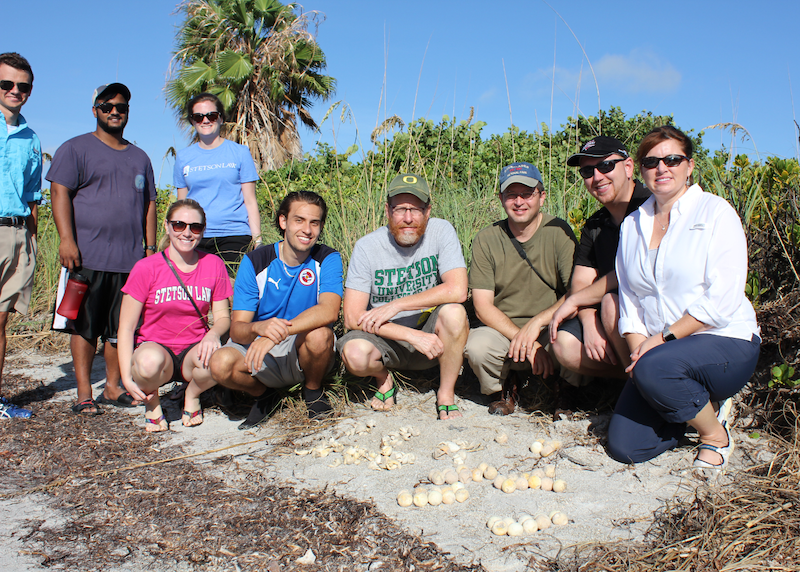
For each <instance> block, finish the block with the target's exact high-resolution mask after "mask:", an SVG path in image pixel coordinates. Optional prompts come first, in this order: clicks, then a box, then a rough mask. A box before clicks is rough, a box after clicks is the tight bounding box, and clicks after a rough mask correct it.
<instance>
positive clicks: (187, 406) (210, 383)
mask: <svg viewBox="0 0 800 572" xmlns="http://www.w3.org/2000/svg"><path fill="white" fill-rule="evenodd" d="M183 378H184V379H189V380H191V381H190V382H189V385H188V386H187V387H186V397H185V400H184V403H183V412H184V413H183V416H182V417H183V424H184V426H186V427H194V426H195V425H200V424H201V423H202V422H203V414H202V413H199V414H195V411H200V410H201V407H200V394H201V393H203V392H204V391H205V390H206V389H209V388H210V387H214V386H215V385H217V382H216V381H214V378H212V377H211V369H209V368H207V367H203V364H202V363H201V362H200V360H199V359H198V357H197V348H196V347H194V348H192V349H191V350H189V353H188V354H187V355H186V359H185V360H184V361H183ZM187 413H188V415H187Z"/></svg>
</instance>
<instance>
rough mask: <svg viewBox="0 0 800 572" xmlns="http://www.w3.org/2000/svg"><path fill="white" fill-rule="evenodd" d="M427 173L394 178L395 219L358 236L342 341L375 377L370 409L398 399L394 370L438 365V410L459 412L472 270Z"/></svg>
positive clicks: (358, 369) (351, 366) (357, 371)
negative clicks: (436, 210)
mask: <svg viewBox="0 0 800 572" xmlns="http://www.w3.org/2000/svg"><path fill="white" fill-rule="evenodd" d="M430 215H431V204H430V189H429V188H428V184H427V183H426V182H425V180H424V179H422V178H421V177H419V176H417V175H413V174H410V173H409V174H401V175H398V176H397V177H395V178H394V179H393V180H392V182H391V183H389V188H388V193H387V199H386V216H387V218H388V221H389V224H388V225H387V226H384V227H381V228H379V229H378V230H376V231H375V232H372V233H370V234H368V235H367V236H365V237H363V238H361V239H360V240H359V241H358V242H356V245H355V248H354V249H353V254H352V256H351V258H350V265H349V267H348V269H347V281H346V282H345V292H344V325H345V327H346V328H347V329H349V330H350V331H349V332H348V333H347V334H345V336H344V337H343V338H342V339H341V340H339V341H338V343H337V344H336V349H337V350H338V351H339V352H340V353H341V355H342V360H343V361H344V364H345V366H346V367H347V370H348V371H349V372H350V373H352V374H354V375H358V376H362V377H368V376H372V377H374V378H375V381H376V384H377V391H376V392H375V397H374V398H373V399H372V408H373V409H375V410H378V411H386V410H388V409H391V407H392V406H393V405H394V403H395V398H394V396H395V392H396V388H395V386H394V380H393V378H392V375H391V373H390V372H389V370H390V369H412V370H413V369H427V368H429V367H432V366H434V365H436V363H438V364H439V370H440V376H439V377H440V385H439V390H438V392H437V394H436V411H437V414H438V415H439V418H440V419H453V418H456V417H461V413H460V412H459V411H458V407H457V406H456V405H455V385H456V379H457V378H458V374H459V371H460V370H461V365H462V363H463V359H464V358H463V353H464V345H465V344H466V342H467V335H468V333H469V323H468V321H467V314H466V311H465V310H464V307H463V306H462V305H461V303H462V302H464V301H465V300H466V299H467V268H466V264H465V263H464V256H463V254H462V253H461V244H460V243H459V241H458V236H457V235H456V231H455V229H454V228H453V226H452V225H451V224H450V223H449V222H447V221H445V220H442V219H437V218H430Z"/></svg>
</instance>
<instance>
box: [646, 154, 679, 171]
mask: <svg viewBox="0 0 800 572" xmlns="http://www.w3.org/2000/svg"><path fill="white" fill-rule="evenodd" d="M688 160H689V157H686V156H685V155H667V156H666V157H645V158H644V159H642V167H644V168H645V169H655V168H656V167H658V164H659V163H660V162H661V161H664V165H666V166H667V167H677V166H678V165H680V164H681V163H683V162H684V161H688Z"/></svg>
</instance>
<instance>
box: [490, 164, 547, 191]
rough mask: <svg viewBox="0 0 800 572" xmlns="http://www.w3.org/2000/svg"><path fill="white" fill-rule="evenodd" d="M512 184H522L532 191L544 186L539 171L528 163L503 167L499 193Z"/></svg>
mask: <svg viewBox="0 0 800 572" xmlns="http://www.w3.org/2000/svg"><path fill="white" fill-rule="evenodd" d="M513 183H522V184H523V185H525V186H526V187H530V188H532V189H535V188H536V187H538V186H539V185H542V186H544V182H543V181H542V174H541V173H540V172H539V169H537V168H536V167H534V166H533V165H531V164H530V163H511V164H510V165H508V166H506V167H503V170H502V171H500V192H501V193H502V192H503V191H505V190H506V189H507V188H508V186H509V185H511V184H513Z"/></svg>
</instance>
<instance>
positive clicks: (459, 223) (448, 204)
mask: <svg viewBox="0 0 800 572" xmlns="http://www.w3.org/2000/svg"><path fill="white" fill-rule="evenodd" d="M669 122H671V118H669V117H663V116H654V115H652V114H650V113H646V112H643V113H640V114H638V115H635V116H633V117H626V116H625V114H624V113H623V112H622V110H620V109H619V108H611V109H609V110H608V111H604V112H601V113H600V114H599V115H598V116H597V117H588V118H581V119H579V120H577V121H576V120H575V119H573V118H570V119H568V121H567V122H566V124H564V125H563V126H562V127H561V128H560V129H559V130H557V131H553V132H550V131H549V130H547V129H546V128H545V127H544V126H542V128H541V131H540V132H527V131H523V130H520V129H518V128H516V127H513V128H511V129H509V130H508V131H507V132H505V133H503V134H499V135H498V134H493V135H489V136H486V137H485V138H484V134H483V129H484V127H485V124H484V123H482V122H475V123H472V122H468V121H465V120H461V121H459V120H457V119H456V118H450V117H447V116H445V117H443V118H442V120H441V121H440V122H439V123H435V122H433V121H431V120H423V119H419V120H416V121H414V122H412V123H411V124H410V125H408V126H407V129H406V126H405V125H404V124H403V122H402V121H401V120H400V119H399V118H392V120H390V121H387V122H386V123H385V124H384V125H383V126H381V127H379V128H378V129H376V130H375V132H374V133H373V134H372V139H373V141H374V143H373V148H372V149H371V150H369V151H367V152H362V153H361V156H360V160H359V159H357V156H358V152H359V149H358V148H357V147H355V146H353V147H351V148H349V149H347V150H346V151H345V152H344V153H340V152H337V150H336V149H334V148H332V147H331V146H329V145H326V144H319V145H318V147H317V149H316V151H315V153H314V154H313V155H312V154H307V155H306V156H305V157H304V159H303V160H302V161H294V160H293V161H288V162H287V163H285V164H284V165H283V166H282V167H281V168H280V169H277V170H272V171H266V172H262V181H261V183H260V184H259V186H258V189H257V196H258V200H259V205H260V209H261V213H262V225H263V227H264V239H265V241H272V240H277V239H278V238H279V235H278V233H277V231H276V230H275V228H274V225H273V222H272V221H273V219H274V213H275V209H276V208H277V205H278V203H279V202H280V200H281V198H282V197H283V196H284V195H285V194H286V193H287V192H289V191H294V190H300V189H306V190H313V191H316V192H318V193H320V194H321V195H323V196H324V197H325V199H326V201H327V202H328V206H329V214H328V222H327V224H326V227H325V232H324V234H323V238H322V240H323V241H324V242H326V243H327V244H329V245H331V246H333V247H334V248H336V249H338V250H339V251H340V252H341V253H342V256H343V258H344V260H345V263H347V261H348V260H349V257H350V253H351V252H352V249H353V245H354V244H355V241H356V240H357V239H358V238H360V237H361V236H363V235H365V234H366V233H368V232H371V231H373V230H375V229H376V228H378V227H379V226H381V225H383V224H385V212H384V203H385V196H386V186H387V184H388V182H389V181H390V180H391V179H392V178H393V177H394V175H396V174H397V173H398V172H401V171H411V172H417V173H421V174H424V176H425V177H426V178H427V179H428V181H429V182H430V183H431V187H432V192H433V216H437V217H441V218H444V219H447V220H449V221H451V222H452V223H453V225H454V226H455V228H456V230H457V231H458V234H459V238H460V239H461V244H462V248H463V251H464V255H465V258H466V259H467V261H469V256H470V247H471V243H472V239H473V237H474V236H475V234H476V233H477V232H478V231H479V230H480V229H481V228H483V227H485V226H487V225H489V224H491V223H492V222H494V221H495V220H497V219H499V218H501V217H502V210H501V206H500V202H499V201H498V200H497V198H496V186H497V177H498V173H499V171H500V169H501V167H502V166H504V165H506V164H508V163H510V162H513V161H515V160H517V161H520V160H527V161H530V162H532V163H534V164H536V165H537V166H538V167H539V169H540V170H541V172H542V175H543V177H544V179H545V187H546V189H547V192H548V195H547V202H546V204H545V208H546V209H547V211H548V212H551V213H553V214H555V215H556V216H560V217H562V218H564V219H566V220H568V221H569V223H570V224H571V225H572V227H573V229H574V230H575V233H576V234H579V233H580V229H581V227H582V226H583V222H584V221H585V219H586V218H587V217H588V216H589V215H590V214H591V213H593V212H594V211H595V210H596V209H597V208H598V206H599V205H598V204H597V203H596V201H595V200H594V199H593V198H592V197H591V196H590V195H589V194H588V193H587V192H586V191H585V190H584V186H583V182H582V180H581V179H580V178H579V176H578V173H577V170H576V169H572V168H567V167H566V159H567V157H568V156H569V155H570V154H572V153H573V152H575V150H576V149H577V148H578V142H579V141H582V140H585V139H587V138H589V137H591V136H592V135H594V134H596V133H597V132H599V131H600V130H601V126H602V132H603V133H606V134H613V135H615V136H617V137H619V138H620V139H622V140H624V141H626V142H627V144H628V146H629V148H630V149H631V150H632V151H633V150H635V147H636V145H637V142H638V140H639V139H640V138H641V137H642V136H643V135H644V134H645V133H646V132H647V131H649V130H650V129H651V128H652V127H653V126H656V125H660V124H663V123H669ZM392 130H396V131H395V132H394V134H392V133H390V132H391V131H392ZM694 140H695V144H696V149H697V150H696V154H695V160H696V163H697V168H696V169H695V175H696V180H697V181H698V182H699V183H700V184H701V185H702V186H703V187H704V188H705V189H706V190H708V191H710V192H714V193H716V194H718V195H720V196H722V197H724V198H725V199H727V200H728V201H729V202H730V203H731V204H732V205H733V206H734V208H736V210H737V211H738V212H739V214H740V216H741V217H742V221H743V224H744V226H745V229H746V231H747V234H748V239H749V245H750V270H751V271H750V275H749V276H748V281H747V284H746V285H745V289H746V293H747V295H748V297H749V298H750V299H751V300H752V301H753V303H754V304H755V305H756V306H759V305H763V304H765V303H767V302H769V301H770V300H775V299H776V298H777V297H779V296H781V295H783V294H785V293H786V292H787V291H789V290H791V289H793V288H796V286H797V283H798V281H800V280H798V277H797V272H796V266H797V260H798V248H800V213H798V203H797V196H798V191H799V190H800V165H798V163H797V161H795V160H785V159H778V158H775V157H770V158H768V159H767V160H766V161H764V162H763V163H761V162H757V161H750V160H749V159H748V158H747V157H745V156H743V155H739V156H730V154H728V153H727V152H726V151H725V150H722V151H718V152H716V153H714V154H711V153H709V152H708V151H707V150H706V149H705V148H704V147H703V145H702V133H698V134H695V135H694ZM171 200H172V197H171V189H169V188H168V189H163V190H161V191H160V192H159V214H160V217H159V232H161V228H162V227H161V225H162V221H163V214H164V211H165V210H166V207H167V206H168V204H169V203H170V202H171ZM40 213H41V216H40V223H39V228H40V233H39V264H38V269H37V275H36V285H35V289H34V295H33V303H32V305H31V311H32V314H33V315H32V316H31V317H27V318H23V317H20V316H15V317H14V318H13V319H12V322H11V325H10V327H9V330H10V333H11V334H12V340H15V339H17V340H26V339H33V340H45V341H47V340H48V339H49V338H52V336H48V333H49V327H50V317H49V312H51V311H52V305H53V298H54V291H55V290H54V285H55V283H56V279H57V276H58V236H57V234H56V232H55V226H54V224H53V222H52V215H51V213H50V210H49V207H48V206H47V205H44V206H43V207H42V208H41V209H40ZM790 377H791V376H790Z"/></svg>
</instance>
